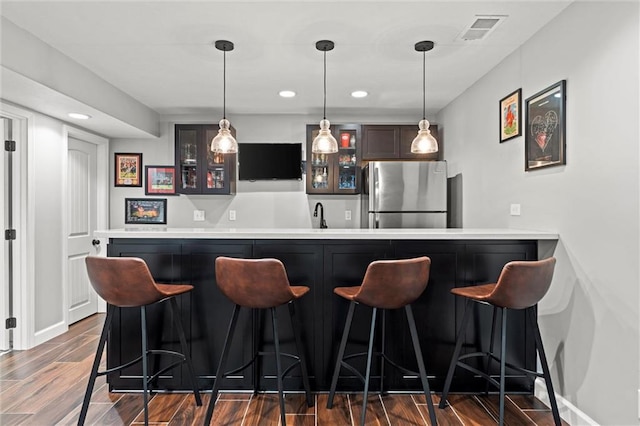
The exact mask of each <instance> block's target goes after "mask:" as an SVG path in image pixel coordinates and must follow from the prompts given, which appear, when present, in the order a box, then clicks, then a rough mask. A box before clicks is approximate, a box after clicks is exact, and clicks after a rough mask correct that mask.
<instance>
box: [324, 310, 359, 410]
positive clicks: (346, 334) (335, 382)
mask: <svg viewBox="0 0 640 426" xmlns="http://www.w3.org/2000/svg"><path fill="white" fill-rule="evenodd" d="M355 308H356V302H353V301H352V302H351V303H350V304H349V312H348V313H347V321H346V322H345V325H344V331H343V332H342V340H341V341H340V348H339V349H338V358H337V359H336V368H335V369H334V370H333V377H332V378H331V387H330V388H329V398H328V399H327V408H329V409H331V408H333V397H334V396H335V394H336V386H337V385H338V376H339V375H340V367H341V366H342V358H344V350H345V348H346V347H347V340H348V339H349V330H350V329H351V321H352V320H353V311H354V310H355Z"/></svg>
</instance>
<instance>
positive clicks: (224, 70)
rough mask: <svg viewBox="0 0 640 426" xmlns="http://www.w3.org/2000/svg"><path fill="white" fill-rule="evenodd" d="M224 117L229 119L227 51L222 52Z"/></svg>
mask: <svg viewBox="0 0 640 426" xmlns="http://www.w3.org/2000/svg"><path fill="white" fill-rule="evenodd" d="M222 118H223V119H225V120H226V119H227V51H226V50H223V52H222Z"/></svg>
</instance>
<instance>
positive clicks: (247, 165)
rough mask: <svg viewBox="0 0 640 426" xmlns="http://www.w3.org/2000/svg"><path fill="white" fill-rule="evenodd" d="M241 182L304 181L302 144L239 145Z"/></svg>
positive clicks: (239, 175)
mask: <svg viewBox="0 0 640 426" xmlns="http://www.w3.org/2000/svg"><path fill="white" fill-rule="evenodd" d="M238 163H239V166H238V167H239V171H238V178H239V179H240V180H279V179H302V144H301V143H240V144H238Z"/></svg>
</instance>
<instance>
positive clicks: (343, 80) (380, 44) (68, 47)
mask: <svg viewBox="0 0 640 426" xmlns="http://www.w3.org/2000/svg"><path fill="white" fill-rule="evenodd" d="M571 1H572V0H567V1H560V0H558V1H517V0H510V1H506V0H503V1H494V2H486V1H480V0H474V1H466V2H460V1H446V2H445V1H431V0H423V1H417V2H406V1H396V0H391V1H385V2H372V1H366V0H360V1H323V2H317V1H316V2H314V1H267V0H263V1H252V2H249V1H233V2H231V1H226V2H225V1H217V0H212V1H211V0H210V1H179V2H178V1H153V2H141V1H131V0H125V1H110V2H107V1H102V2H98V1H82V2H80V1H67V2H62V1H43V2H32V1H5V0H2V1H0V6H1V7H0V14H1V15H2V16H4V17H6V18H7V19H8V20H10V21H12V22H13V23H15V24H16V25H17V26H19V27H21V28H23V29H25V30H27V31H28V32H30V33H32V34H33V35H35V36H36V37H37V38H39V39H41V40H42V41H44V42H45V43H47V44H49V45H51V46H53V47H54V48H55V49H58V50H59V51H60V52H62V53H63V54H65V55H67V56H69V57H70V58H72V59H73V60H74V61H76V62H78V63H79V64H81V65H83V66H84V67H86V68H88V69H89V70H91V71H93V72H94V73H95V74H97V75H98V76H99V77H101V78H102V79H104V80H105V81H107V82H108V83H110V84H112V85H114V86H115V87H117V88H119V89H121V90H122V91H124V92H126V93H128V94H129V95H131V96H132V97H133V98H135V99H136V100H138V101H139V102H141V103H142V104H144V105H146V106H147V107H149V108H151V109H153V110H155V111H156V112H157V113H159V114H167V115H177V114H203V113H205V114H209V113H212V112H219V111H220V110H221V108H222V56H223V54H222V52H220V51H218V50H216V49H215V48H214V47H213V45H212V43H213V42H214V41H215V40H218V39H226V40H230V41H232V42H233V43H234V44H235V49H234V50H233V51H232V52H229V53H227V102H226V104H227V116H229V117H230V118H232V116H233V114H261V113H283V114H313V115H319V114H321V113H322V102H323V97H322V85H323V80H322V69H323V60H322V56H323V55H322V53H321V52H319V51H317V50H316V48H315V42H316V41H318V40H321V39H329V40H332V41H334V42H335V49H334V50H333V51H330V52H328V53H327V116H328V117H329V118H331V117H336V116H339V115H340V114H342V113H347V112H350V113H353V111H357V112H358V113H360V114H363V115H369V116H371V115H375V116H384V115H393V116H398V115H402V114H410V115H411V116H412V117H413V116H415V117H416V119H419V118H420V116H421V115H422V54H421V53H418V52H416V51H415V50H414V44H415V43H416V42H418V41H421V40H433V41H434V42H435V48H434V49H433V50H432V51H430V52H427V54H426V55H427V57H426V59H427V95H426V97H427V115H429V116H432V115H434V114H435V113H437V112H438V111H439V110H440V109H441V108H443V107H444V106H446V105H447V104H448V103H449V102H451V101H452V100H453V99H455V98H456V97H457V96H458V95H460V94H461V93H462V92H463V91H464V90H465V89H467V88H468V87H469V86H471V85H472V84H473V83H474V82H475V81H477V80H478V79H479V78H481V77H482V76H483V75H484V74H486V73H487V72H488V71H489V70H490V69H491V68H493V67H494V66H496V65H497V64H498V63H499V62H500V61H501V60H503V59H504V58H505V57H506V56H507V55H509V54H510V53H511V52H513V51H514V50H515V49H516V48H517V47H518V46H520V45H521V44H522V43H524V42H525V41H526V40H527V39H529V38H530V37H531V36H532V35H533V34H534V33H536V32H537V31H539V30H540V29H541V28H542V27H543V26H544V25H545V24H546V23H547V22H549V21H550V20H551V19H553V18H554V17H555V16H556V15H557V14H558V13H560V12H561V11H562V10H563V9H564V8H565V7H567V6H568V5H569V4H570V3H571ZM476 15H505V16H507V19H505V20H504V21H503V22H502V23H501V24H500V25H499V26H498V27H497V28H496V29H495V31H493V32H492V33H490V34H489V36H487V38H486V39H483V40H479V41H472V42H470V41H463V40H461V39H460V35H461V34H462V32H463V31H464V30H465V28H466V27H468V26H469V25H470V24H471V23H472V22H473V21H474V20H475V17H476ZM4 89H5V90H7V91H8V89H7V88H6V87H4ZM283 89H290V90H294V91H296V92H297V94H298V95H297V96H296V97H295V98H293V99H283V98H281V97H279V96H278V92H279V91H280V90H283ZM356 89H358V90H366V91H367V92H369V96H368V97H367V98H364V99H354V98H352V97H351V96H350V93H351V92H352V91H353V90H356ZM514 89H515V88H514ZM16 91H17V90H13V92H16ZM28 95H29V96H31V97H33V96H34V94H33V93H29V94H28ZM12 96H17V95H16V94H15V93H12ZM12 100H13V101H14V102H17V103H20V102H21V101H20V99H12ZM88 107H91V106H88ZM64 113H65V114H66V111H64ZM50 114H51V113H50ZM51 115H55V114H51ZM83 125H84V123H83ZM85 127H87V128H91V124H87V125H86V126H85ZM102 133H104V131H102Z"/></svg>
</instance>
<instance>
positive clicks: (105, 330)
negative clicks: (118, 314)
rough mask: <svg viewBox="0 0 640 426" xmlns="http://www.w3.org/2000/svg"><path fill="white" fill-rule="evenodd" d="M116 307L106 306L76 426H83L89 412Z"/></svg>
mask: <svg viewBox="0 0 640 426" xmlns="http://www.w3.org/2000/svg"><path fill="white" fill-rule="evenodd" d="M115 310H116V307H115V306H113V305H108V307H107V317H106V318H105V321H104V325H103V326H102V333H100V340H99V341H98V349H96V356H95V358H94V359H93V366H92V367H91V375H90V376H89V383H87V390H86V392H85V394H84V400H83V401H82V409H81V410H80V417H78V426H82V425H84V422H85V420H86V418H87V411H89V402H90V401H91V394H93V387H94V386H95V384H96V378H97V377H98V369H99V367H100V361H101V360H102V353H103V352H104V345H105V343H107V335H108V334H109V327H111V320H112V319H113V314H114V312H115Z"/></svg>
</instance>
